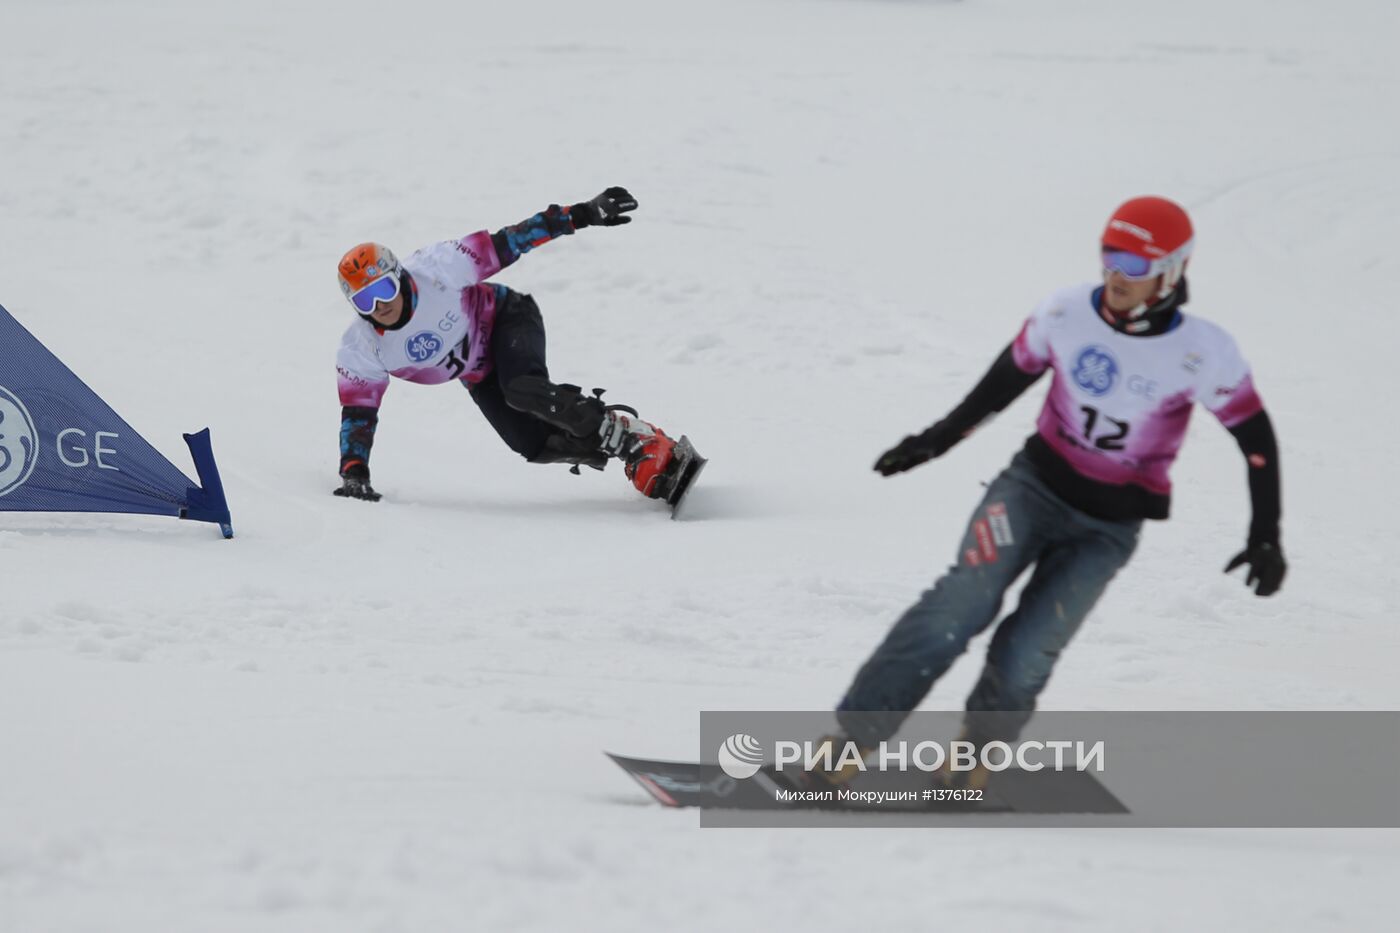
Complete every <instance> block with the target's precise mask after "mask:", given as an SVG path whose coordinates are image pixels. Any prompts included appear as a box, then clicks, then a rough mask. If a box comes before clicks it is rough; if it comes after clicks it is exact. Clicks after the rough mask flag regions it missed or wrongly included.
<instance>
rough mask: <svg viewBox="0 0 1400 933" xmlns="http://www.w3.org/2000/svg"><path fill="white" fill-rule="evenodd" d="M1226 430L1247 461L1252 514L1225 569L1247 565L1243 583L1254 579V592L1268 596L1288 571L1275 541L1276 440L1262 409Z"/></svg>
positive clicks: (1278, 497) (1278, 506)
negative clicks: (1242, 546) (1244, 540)
mask: <svg viewBox="0 0 1400 933" xmlns="http://www.w3.org/2000/svg"><path fill="white" fill-rule="evenodd" d="M1229 431H1230V433H1231V434H1233V435H1234V437H1235V440H1236V442H1238V443H1239V445H1240V452H1241V453H1243V454H1244V457H1245V462H1246V463H1248V464H1249V502H1250V507H1251V510H1252V512H1253V516H1252V518H1251V519H1250V522H1249V539H1248V541H1247V543H1246V544H1245V549H1244V550H1243V551H1241V552H1240V553H1238V554H1236V555H1235V556H1234V558H1233V559H1232V560H1231V561H1230V563H1229V564H1228V565H1227V566H1226V567H1225V572H1226V573H1229V572H1230V571H1231V570H1234V569H1235V568H1236V567H1239V566H1242V565H1244V564H1248V565H1249V574H1248V575H1247V576H1246V577H1245V586H1250V587H1253V586H1254V585H1255V583H1256V582H1257V583H1258V587H1256V588H1255V590H1254V592H1255V593H1256V594H1257V595H1259V596H1272V595H1273V594H1274V593H1277V592H1278V590H1279V587H1281V586H1282V585H1283V577H1284V575H1285V574H1286V573H1287V572H1288V562H1287V561H1285V560H1284V559H1283V545H1282V543H1281V542H1280V541H1279V519H1280V517H1281V515H1282V512H1283V505H1282V499H1283V494H1282V486H1281V483H1280V481H1279V468H1278V439H1277V438H1276V437H1275V436H1274V425H1273V422H1272V421H1270V420H1269V413H1268V412H1267V411H1264V410H1263V409H1262V408H1260V409H1259V411H1257V412H1256V413H1254V414H1253V415H1251V416H1250V417H1248V418H1246V419H1245V420H1244V421H1241V422H1240V423H1239V424H1236V425H1234V426H1232V427H1230V428H1229Z"/></svg>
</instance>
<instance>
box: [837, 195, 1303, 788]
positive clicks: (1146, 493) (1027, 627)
mask: <svg viewBox="0 0 1400 933" xmlns="http://www.w3.org/2000/svg"><path fill="white" fill-rule="evenodd" d="M1192 245H1193V231H1192V227H1191V221H1190V219H1189V218H1188V217H1187V215H1186V212H1185V211H1184V210H1183V209H1182V208H1181V207H1179V206H1178V205H1176V204H1174V203H1172V202H1171V201H1168V200H1166V199H1164V198H1157V197H1143V198H1134V199H1133V200H1130V201H1128V202H1127V203H1125V204H1123V205H1122V206H1121V207H1119V208H1118V210H1117V211H1115V212H1114V214H1113V216H1112V217H1111V218H1110V219H1109V221H1108V225H1107V228H1106V229H1105V230H1104V234H1103V241H1102V254H1103V284H1102V285H1097V284H1086V285H1082V286H1078V287H1074V288H1067V289H1064V290H1061V291H1058V292H1055V293H1054V294H1053V295H1051V296H1050V297H1049V298H1047V299H1045V300H1044V301H1043V302H1042V303H1041V304H1040V305H1039V306H1038V307H1037V308H1036V309H1035V310H1034V311H1033V312H1032V313H1031V315H1030V317H1029V318H1028V319H1027V320H1026V322H1025V324H1024V326H1023V327H1022V328H1021V331H1020V333H1019V334H1018V335H1017V337H1016V339H1015V340H1014V341H1012V343H1011V344H1010V345H1009V346H1007V347H1006V349H1005V350H1003V351H1002V353H1001V355H1000V356H999V357H998V358H997V360H996V362H995V363H993V364H992V368H991V370H990V371H989V372H988V373H987V374H986V375H985V376H984V377H983V378H982V380H981V382H979V383H978V384H977V386H976V387H975V388H974V389H973V390H972V392H971V394H970V395H968V396H967V398H966V399H965V400H964V401H963V402H962V403H961V404H960V405H958V406H957V407H956V408H954V409H953V410H952V412H951V413H949V414H948V416H947V417H945V418H944V419H943V420H941V421H939V422H938V423H936V424H934V425H933V426H932V427H930V428H929V429H928V430H926V431H924V432H923V433H922V434H918V435H914V436H911V437H906V438H905V439H904V440H903V441H901V442H900V443H899V444H897V445H896V446H895V447H893V448H892V449H890V450H888V451H886V452H885V453H884V454H883V455H881V457H880V458H879V460H878V461H876V463H875V469H876V471H878V472H879V473H880V474H882V475H884V476H891V475H893V474H895V473H901V472H904V471H905V470H910V469H913V468H914V467H916V466H918V465H920V464H922V463H924V462H926V461H928V460H932V459H934V458H936V457H940V456H942V455H943V454H945V453H947V452H948V450H949V449H950V448H952V447H953V446H954V445H955V444H957V443H958V442H959V441H961V440H962V439H963V438H964V437H966V436H968V434H970V433H971V432H972V431H973V429H974V428H976V427H977V426H978V425H979V424H981V423H982V421H983V420H985V419H986V418H987V417H988V416H989V415H992V414H993V413H995V412H998V411H1001V410H1002V409H1003V408H1005V407H1006V406H1007V405H1009V404H1010V403H1011V402H1012V401H1013V400H1014V399H1016V398H1017V397H1018V396H1019V395H1020V394H1021V393H1022V392H1024V391H1025V390H1026V389H1028V388H1029V387H1030V386H1031V384H1032V383H1034V382H1035V381H1036V380H1037V379H1038V378H1040V376H1041V374H1042V373H1044V372H1045V371H1046V370H1047V369H1049V370H1052V371H1053V373H1054V378H1053V380H1052V382H1051V385H1050V392H1049V395H1048V396H1047V398H1046V400H1045V405H1044V407H1043V408H1042V410H1041V413H1040V418H1039V421H1038V423H1037V430H1036V433H1035V434H1033V435H1032V436H1031V437H1030V439H1029V440H1028V441H1027V442H1026V445H1025V447H1024V448H1023V449H1022V450H1021V451H1020V452H1019V453H1017V454H1016V456H1015V457H1014V458H1013V459H1012V461H1011V464H1010V466H1009V467H1008V468H1007V469H1006V470H1004V471H1003V472H1002V473H1001V474H1000V475H999V476H998V477H997V478H996V479H995V480H994V481H993V482H992V483H991V485H990V486H989V487H988V488H987V491H986V494H985V495H984V496H983V499H982V502H981V504H980V505H979V506H978V507H977V510H976V512H975V513H974V514H973V517H972V520H971V522H970V523H969V524H968V526H967V530H966V532H965V533H964V535H963V538H962V542H961V544H960V545H959V547H958V558H957V563H956V564H955V565H953V566H952V567H951V568H950V569H949V570H948V572H947V573H946V574H945V575H944V576H943V577H942V578H941V579H940V580H938V582H937V583H936V584H935V585H934V587H933V588H932V589H930V590H928V591H926V592H925V593H924V594H923V595H922V596H921V597H920V599H919V600H918V601H917V602H916V603H914V605H913V606H911V607H910V608H909V609H908V610H907V611H906V612H905V613H904V615H903V616H902V617H901V618H900V619H899V620H898V621H897V622H896V623H895V625H894V627H893V628H892V629H891V630H890V632H889V634H888V635H887V636H886V637H885V640H884V642H883V643H882V644H881V645H880V646H879V647H878V648H876V650H875V653H874V654H873V655H872V656H871V657H870V659H869V660H867V661H866V662H865V664H864V666H863V667H861V669H860V671H859V672H858V673H857V674H856V677H855V681H854V682H853V683H852V684H851V686H850V689H849V690H848V691H847V693H846V695H845V697H844V699H842V701H841V703H840V705H839V706H838V708H837V719H838V721H839V722H840V724H841V728H842V729H843V730H844V731H845V733H846V734H845V737H844V740H845V741H853V742H855V743H856V746H857V747H858V748H861V749H870V748H874V747H876V746H877V745H878V744H879V743H880V742H881V741H883V740H885V739H887V738H889V737H890V736H891V735H893V734H894V732H895V731H896V730H897V729H898V728H899V726H900V724H901V723H902V722H903V720H904V718H905V717H906V716H907V715H908V711H910V710H912V709H914V707H916V706H918V704H919V703H920V701H921V700H922V699H923V698H924V696H925V695H926V694H927V693H928V691H929V689H930V688H931V687H932V686H933V684H934V682H935V681H937V680H938V678H939V677H940V676H942V674H943V673H944V672H945V671H946V670H947V669H948V668H949V666H950V665H952V663H953V661H954V660H956V659H957V657H958V656H959V655H961V654H962V653H963V652H964V651H965V650H966V648H967V644H968V642H969V640H970V639H972V638H973V637H974V636H976V635H977V634H978V633H980V632H982V631H984V630H985V629H986V628H987V627H988V626H989V625H991V624H992V622H993V620H994V619H995V618H996V616H997V613H998V611H999V609H1000V607H1001V602H1002V597H1003V595H1004V594H1005V592H1006V590H1007V589H1008V588H1009V587H1010V586H1011V584H1012V583H1013V582H1014V581H1015V580H1016V578H1017V577H1019V576H1020V575H1021V573H1022V572H1023V571H1024V570H1026V569H1027V568H1030V567H1032V566H1034V568H1035V569H1034V570H1033V572H1032V573H1031V578H1030V581H1029V583H1027V585H1026V587H1025V589H1024V591H1023V592H1022V593H1021V597H1020V603H1019V605H1018V606H1017V607H1016V609H1015V610H1014V611H1013V612H1011V614H1010V615H1008V616H1006V617H1005V618H1004V619H1002V620H1001V624H1000V625H999V626H998V627H997V629H996V632H995V633H994V635H993V636H992V641H991V645H990V647H989V649H988V651H987V658H986V665H985V667H984V668H983V670H982V675H981V678H980V679H979V680H978V682H977V684H976V686H975V687H974V688H973V690H972V693H971V695H969V696H968V698H967V710H968V715H967V718H966V719H965V725H964V728H965V733H964V738H966V739H967V740H969V741H972V742H973V743H975V744H981V743H985V742H987V741H991V740H994V739H996V740H1001V741H1014V740H1015V739H1016V737H1017V736H1018V735H1019V733H1020V731H1021V729H1022V728H1023V727H1024V726H1025V724H1026V722H1027V721H1028V720H1029V719H1030V717H1031V711H1033V710H1034V709H1035V706H1036V697H1037V696H1038V695H1039V694H1040V692H1041V690H1043V689H1044V687H1045V684H1046V682H1047V681H1048V680H1049V677H1050V672H1051V669H1052V668H1053V667H1054V665H1055V661H1056V660H1057V659H1058V658H1059V656H1060V652H1061V651H1063V650H1064V648H1065V646H1066V645H1067V644H1068V643H1069V641H1070V639H1071V638H1072V637H1073V636H1074V633H1075V632H1076V631H1077V630H1078V628H1079V626H1080V623H1082V622H1083V621H1084V618H1085V616H1086V615H1088V613H1089V611H1090V609H1092V608H1093V606H1094V603H1095V602H1096V601H1097V600H1098V599H1099V597H1100V596H1101V595H1103V592H1104V590H1105V588H1107V586H1108V583H1109V581H1110V580H1111V579H1112V578H1113V576H1114V574H1116V573H1117V572H1118V570H1119V569H1120V568H1121V567H1123V566H1124V565H1125V564H1126V563H1127V562H1128V559H1129V558H1130V557H1131V556H1132V554H1133V550H1134V549H1135V548H1136V547H1137V543H1138V534H1139V531H1140V529H1141V527H1142V522H1143V520H1144V519H1165V518H1166V517H1167V514H1168V507H1169V504H1170V497H1171V482H1170V480H1169V479H1168V475H1167V474H1168V470H1169V468H1170V467H1171V464H1172V460H1173V459H1174V458H1175V457H1176V454H1177V450H1178V449H1179V448H1180V446H1181V443H1182V440H1183V439H1184V438H1185V434H1186V426H1187V422H1188V420H1189V419H1190V417H1191V409H1192V405H1193V404H1194V403H1197V402H1199V403H1200V404H1201V405H1203V406H1204V407H1205V408H1206V409H1207V410H1209V411H1210V412H1211V413H1212V414H1214V415H1215V417H1216V418H1218V419H1219V420H1220V422H1221V423H1222V424H1223V425H1224V426H1225V427H1226V428H1227V429H1228V430H1229V431H1230V433H1231V434H1233V435H1234V437H1235V439H1236V441H1238V443H1239V446H1240V450H1241V451H1242V452H1243V454H1244V456H1245V459H1246V462H1247V463H1248V476H1249V492H1250V500H1251V504H1252V508H1253V518H1252V521H1251V523H1250V527H1249V536H1248V541H1247V544H1246V546H1245V549H1244V550H1243V551H1241V552H1240V553H1239V554H1238V555H1236V556H1235V557H1234V559H1233V560H1231V561H1230V562H1229V564H1228V566H1227V567H1226V568H1225V570H1226V572H1227V573H1228V572H1229V571H1231V570H1234V569H1235V568H1236V567H1238V566H1240V565H1243V564H1248V565H1249V568H1250V569H1249V575H1248V578H1247V581H1246V582H1247V585H1250V586H1256V585H1257V588H1256V589H1255V592H1256V593H1257V594H1258V595H1259V596H1269V595H1271V594H1273V593H1274V592H1276V591H1277V590H1278V589H1279V586H1280V585H1281V584H1282V582H1283V578H1284V573H1285V569H1286V565H1285V562H1284V557H1283V550H1282V548H1281V546H1280V543H1279V517H1280V491H1279V463H1278V448H1277V444H1276V442H1275V438H1274V431H1273V427H1272V425H1271V423H1270V421H1269V416H1268V414H1267V413H1266V412H1265V411H1264V405H1263V402H1262V401H1261V400H1260V398H1259V395H1258V393H1257V392H1256V391H1255V388H1254V383H1253V379H1252V378H1251V375H1250V369H1249V367H1248V365H1247V364H1246V363H1245V361H1244V359H1243V358H1242V357H1241V356H1240V353H1239V350H1238V349H1237V348H1236V346H1235V342H1234V340H1233V339H1231V337H1230V335H1229V334H1227V333H1226V332H1225V331H1224V330H1222V329H1221V328H1219V327H1217V326H1215V325H1214V324H1211V323H1208V322H1206V321H1203V320H1201V319H1200V318H1198V317H1195V316H1187V315H1186V314H1185V313H1184V312H1183V311H1182V306H1183V305H1185V304H1186V300H1187V289H1186V279H1185V277H1184V272H1185V269H1186V264H1187V260H1188V259H1189V258H1190V256H1191V250H1192ZM979 713H981V714H986V715H982V716H978V715H977V714H979ZM841 738H842V737H832V739H833V740H836V739H841ZM975 773H976V772H974V774H975ZM849 776H850V774H844V775H843V774H839V773H838V774H834V775H832V774H827V775H823V777H824V778H825V779H828V780H838V781H839V780H844V779H845V778H846V777H849ZM985 777H986V775H985V773H982V774H980V775H978V777H972V778H971V780H972V782H973V783H977V782H978V780H979V779H980V780H982V781H985Z"/></svg>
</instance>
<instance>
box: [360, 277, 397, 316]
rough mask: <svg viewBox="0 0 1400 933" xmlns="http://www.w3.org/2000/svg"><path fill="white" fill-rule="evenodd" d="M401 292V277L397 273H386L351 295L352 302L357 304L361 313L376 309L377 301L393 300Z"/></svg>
mask: <svg viewBox="0 0 1400 933" xmlns="http://www.w3.org/2000/svg"><path fill="white" fill-rule="evenodd" d="M398 294H399V277H398V276H397V275H386V276H383V277H381V278H377V279H375V280H374V281H373V282H370V283H369V284H368V285H366V286H365V287H364V288H362V289H360V290H359V291H357V292H355V294H353V295H351V296H350V303H351V304H352V305H354V306H355V310H356V311H358V312H360V313H361V314H369V313H370V312H371V311H373V310H374V304H375V302H377V301H393V300H394V299H395V298H396V297H398Z"/></svg>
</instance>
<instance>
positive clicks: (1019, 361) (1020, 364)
mask: <svg viewBox="0 0 1400 933" xmlns="http://www.w3.org/2000/svg"><path fill="white" fill-rule="evenodd" d="M1053 304H1054V299H1046V300H1045V301H1043V302H1041V303H1040V305H1038V306H1037V307H1036V309H1035V310H1034V311H1032V312H1031V313H1030V316H1029V317H1027V318H1026V323H1024V324H1022V325H1021V332H1020V333H1019V334H1017V335H1016V339H1015V340H1014V341H1012V343H1011V357H1012V359H1013V360H1015V361H1016V366H1017V368H1019V369H1020V370H1021V372H1023V373H1027V374H1035V375H1038V374H1040V373H1043V372H1045V368H1046V367H1047V366H1049V365H1050V335H1049V334H1048V333H1046V327H1045V317H1046V315H1047V314H1048V313H1049V311H1050V308H1051V306H1052V305H1053Z"/></svg>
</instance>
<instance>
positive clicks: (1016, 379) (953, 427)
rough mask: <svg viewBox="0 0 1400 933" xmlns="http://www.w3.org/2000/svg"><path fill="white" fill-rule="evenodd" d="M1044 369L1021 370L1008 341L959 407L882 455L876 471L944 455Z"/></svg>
mask: <svg viewBox="0 0 1400 933" xmlns="http://www.w3.org/2000/svg"><path fill="white" fill-rule="evenodd" d="M1044 371H1045V370H1044V368H1040V369H1037V370H1035V371H1034V372H1027V371H1026V370H1025V369H1022V368H1021V364H1020V363H1018V362H1017V359H1016V353H1015V352H1014V344H1008V345H1007V347H1006V349H1005V350H1003V351H1001V355H1000V356H998V357H997V358H996V362H994V363H993V364H992V368H991V369H989V370H987V374H986V375H985V376H983V377H982V381H981V382H979V383H977V385H976V386H975V387H973V389H972V391H971V392H969V393H968V395H967V398H965V399H963V400H962V403H961V404H960V405H958V407H957V408H954V409H953V410H952V411H950V412H949V413H948V415H947V417H945V418H943V419H942V420H941V421H939V422H937V423H936V424H934V425H933V426H932V427H930V428H928V429H927V430H925V431H924V432H923V433H922V434H911V435H909V436H908V437H906V438H905V439H904V440H902V441H900V442H899V443H898V444H896V445H895V446H894V447H892V448H890V449H889V450H887V451H885V452H884V453H883V454H881V455H880V459H879V460H876V461H875V470H876V472H878V473H880V474H881V475H883V476H893V475H894V474H895V473H903V472H904V471H905V470H911V469H913V468H914V467H916V466H918V465H919V464H921V463H926V462H927V461H929V460H933V459H934V458H936V457H941V456H943V455H944V454H945V453H947V452H948V451H949V450H951V449H952V447H953V445H955V444H957V443H958V441H960V440H962V439H963V438H964V437H967V435H969V434H971V433H972V432H973V430H974V429H975V428H976V427H977V426H978V425H979V424H981V423H982V422H983V421H985V420H986V419H987V418H988V416H990V415H993V414H995V413H997V412H999V411H1001V410H1002V409H1003V408H1005V407H1006V406H1007V405H1010V404H1011V403H1012V402H1014V401H1016V399H1017V398H1018V397H1020V395H1021V393H1022V392H1024V391H1026V390H1027V389H1029V388H1030V387H1031V385H1032V384H1033V383H1034V382H1035V381H1036V380H1037V379H1039V378H1040V374H1041V373H1042V372H1044Z"/></svg>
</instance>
